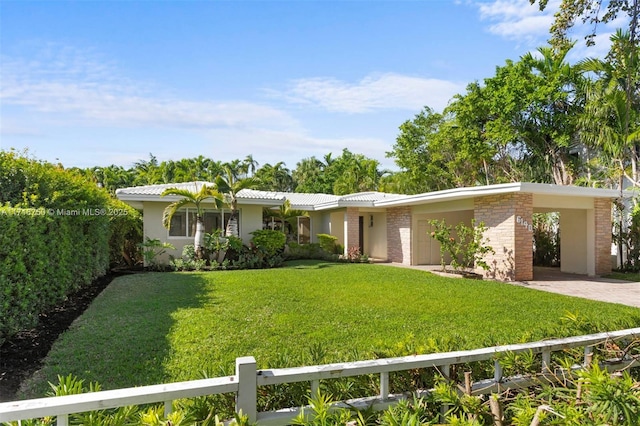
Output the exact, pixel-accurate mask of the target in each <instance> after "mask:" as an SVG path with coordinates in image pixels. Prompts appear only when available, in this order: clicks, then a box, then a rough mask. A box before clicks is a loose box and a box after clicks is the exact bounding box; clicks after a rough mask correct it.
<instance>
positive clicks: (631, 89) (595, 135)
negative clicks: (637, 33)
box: [578, 30, 640, 186]
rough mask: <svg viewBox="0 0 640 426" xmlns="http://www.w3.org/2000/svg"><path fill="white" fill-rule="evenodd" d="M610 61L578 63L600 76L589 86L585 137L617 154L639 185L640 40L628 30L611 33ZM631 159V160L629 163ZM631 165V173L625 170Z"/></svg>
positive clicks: (596, 60)
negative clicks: (639, 41)
mask: <svg viewBox="0 0 640 426" xmlns="http://www.w3.org/2000/svg"><path fill="white" fill-rule="evenodd" d="M611 42H612V46H611V51H610V52H609V55H608V60H607V61H602V60H600V59H586V60H584V61H582V62H580V63H579V64H578V66H579V68H580V69H581V71H583V72H587V73H588V72H591V73H595V74H596V75H597V76H598V80H596V81H595V82H594V83H592V84H590V85H589V86H588V87H587V106H586V111H585V116H584V117H583V120H582V124H583V130H586V132H585V133H586V135H585V136H586V138H588V139H589V140H590V141H591V142H593V143H595V144H596V145H597V146H599V147H600V148H602V149H603V150H604V151H605V154H608V155H610V156H613V157H614V162H616V163H618V165H619V167H620V169H621V172H622V173H623V174H624V175H625V176H626V177H627V178H628V179H629V181H631V182H632V184H633V185H634V186H638V185H640V166H639V163H640V147H639V146H638V144H639V143H640V141H639V140H638V137H637V133H638V131H639V129H640V126H639V123H638V120H639V117H638V108H639V106H640V94H639V93H638V87H639V86H640V61H639V60H638V52H637V50H638V47H637V42H633V41H632V40H631V36H630V34H629V33H628V32H625V31H622V30H618V32H617V33H616V34H614V35H613V36H611ZM627 161H628V163H627ZM627 165H630V166H631V174H628V173H625V171H626V166H627Z"/></svg>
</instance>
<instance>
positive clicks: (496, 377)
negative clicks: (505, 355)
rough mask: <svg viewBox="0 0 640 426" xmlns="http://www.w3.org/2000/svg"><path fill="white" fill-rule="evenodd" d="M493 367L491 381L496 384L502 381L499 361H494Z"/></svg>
mask: <svg viewBox="0 0 640 426" xmlns="http://www.w3.org/2000/svg"><path fill="white" fill-rule="evenodd" d="M493 366H494V373H493V380H495V381H496V383H500V382H501V381H502V364H500V361H498V360H495V362H494V363H493Z"/></svg>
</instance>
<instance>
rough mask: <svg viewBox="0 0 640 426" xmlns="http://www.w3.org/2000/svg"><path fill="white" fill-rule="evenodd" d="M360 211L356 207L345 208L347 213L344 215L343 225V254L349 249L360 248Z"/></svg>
mask: <svg viewBox="0 0 640 426" xmlns="http://www.w3.org/2000/svg"><path fill="white" fill-rule="evenodd" d="M359 217H360V210H359V209H358V208H357V207H347V211H346V212H345V214H344V225H345V228H346V229H345V232H344V236H345V241H344V250H345V254H347V252H348V251H349V249H350V248H352V247H355V248H359V247H360V241H359V240H360V225H359V219H358V218H359Z"/></svg>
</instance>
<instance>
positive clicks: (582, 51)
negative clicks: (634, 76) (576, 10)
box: [473, 0, 629, 62]
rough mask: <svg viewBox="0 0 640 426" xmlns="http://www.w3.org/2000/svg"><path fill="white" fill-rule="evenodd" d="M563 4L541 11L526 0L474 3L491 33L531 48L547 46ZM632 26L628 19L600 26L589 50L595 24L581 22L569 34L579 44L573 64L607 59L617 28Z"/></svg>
mask: <svg viewBox="0 0 640 426" xmlns="http://www.w3.org/2000/svg"><path fill="white" fill-rule="evenodd" d="M560 3H561V1H560V0H550V1H549V3H548V5H547V7H546V9H545V10H544V11H540V10H539V7H538V5H537V4H535V5H529V4H527V2H526V1H525V0H491V1H489V2H478V1H475V2H473V4H474V5H475V6H476V7H477V8H478V11H479V13H480V18H481V19H482V20H485V21H488V22H489V24H488V27H487V29H488V30H489V32H491V33H492V34H496V35H498V36H500V37H503V38H507V39H511V40H517V41H523V42H526V43H527V44H528V45H529V46H530V47H537V46H542V45H544V44H546V42H547V40H548V39H549V38H550V36H551V35H550V33H549V29H550V28H551V25H552V24H553V21H554V19H555V18H554V14H555V13H556V12H557V11H558V10H559V7H560ZM603 10H604V9H603ZM628 23H629V20H628V17H618V18H616V19H615V20H613V21H611V22H608V23H600V24H599V25H598V27H597V30H598V31H597V35H596V37H595V38H594V40H593V41H594V42H595V45H594V46H591V47H587V46H586V44H585V40H584V39H585V36H586V35H587V34H589V32H590V31H592V29H593V24H590V23H585V24H583V23H582V22H581V20H578V22H577V23H576V25H575V26H574V27H572V28H571V30H570V31H569V33H568V36H569V37H570V38H571V39H573V40H575V41H576V45H575V47H574V48H573V49H572V50H571V51H570V52H569V55H568V59H569V61H571V62H575V61H578V60H581V59H584V58H585V57H599V58H602V57H604V56H605V55H606V54H607V52H608V51H609V47H610V46H611V42H610V40H609V37H611V35H612V34H613V33H614V32H615V29H616V28H623V27H627V26H628Z"/></svg>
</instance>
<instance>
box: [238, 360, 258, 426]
mask: <svg viewBox="0 0 640 426" xmlns="http://www.w3.org/2000/svg"><path fill="white" fill-rule="evenodd" d="M236 379H237V380H238V394H237V395H236V413H239V412H240V410H242V414H244V415H246V416H248V417H249V422H251V423H255V422H256V420H257V417H258V408H257V405H258V389H257V388H258V371H257V368H256V359H255V358H254V357H252V356H245V357H241V358H236Z"/></svg>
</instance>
